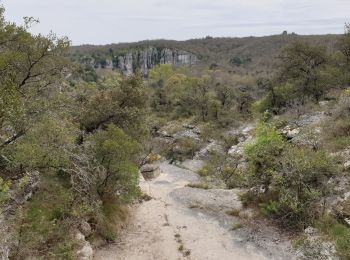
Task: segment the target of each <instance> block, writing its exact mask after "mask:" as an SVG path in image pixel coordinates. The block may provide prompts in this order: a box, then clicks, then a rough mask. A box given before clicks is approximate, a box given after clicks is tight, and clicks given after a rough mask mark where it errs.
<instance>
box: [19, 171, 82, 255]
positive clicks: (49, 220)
mask: <svg viewBox="0 0 350 260" xmlns="http://www.w3.org/2000/svg"><path fill="white" fill-rule="evenodd" d="M41 185H42V187H41V189H40V190H39V191H38V192H37V193H35V194H34V195H33V197H32V199H31V200H30V201H29V202H28V203H27V204H26V205H25V206H24V208H23V211H22V213H21V214H19V217H18V223H19V225H18V227H17V228H18V229H19V234H20V237H19V246H18V249H17V252H16V251H14V252H13V253H14V254H16V258H17V259H25V258H26V257H33V259H34V258H35V259H41V258H42V259H74V250H75V249H76V246H77V245H76V243H75V242H74V239H73V238H72V234H71V233H70V230H71V228H72V226H74V224H73V223H74V216H73V215H72V212H71V210H70V209H71V205H72V203H73V194H72V192H71V191H70V190H69V189H68V188H67V187H65V184H64V183H62V180H61V179H60V178H57V176H56V177H53V176H50V177H45V178H42V184H41Z"/></svg>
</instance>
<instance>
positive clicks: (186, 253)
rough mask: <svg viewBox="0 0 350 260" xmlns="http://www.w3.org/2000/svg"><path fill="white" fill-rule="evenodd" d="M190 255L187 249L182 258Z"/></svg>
mask: <svg viewBox="0 0 350 260" xmlns="http://www.w3.org/2000/svg"><path fill="white" fill-rule="evenodd" d="M190 254H191V250H189V249H187V250H186V251H185V252H184V253H183V256H185V257H186V256H189V255H190Z"/></svg>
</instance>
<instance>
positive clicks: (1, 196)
mask: <svg viewBox="0 0 350 260" xmlns="http://www.w3.org/2000/svg"><path fill="white" fill-rule="evenodd" d="M9 190H10V182H8V181H4V180H3V179H2V178H1V177H0V204H1V203H3V202H5V201H6V200H7V199H8V198H9V196H10V194H9Z"/></svg>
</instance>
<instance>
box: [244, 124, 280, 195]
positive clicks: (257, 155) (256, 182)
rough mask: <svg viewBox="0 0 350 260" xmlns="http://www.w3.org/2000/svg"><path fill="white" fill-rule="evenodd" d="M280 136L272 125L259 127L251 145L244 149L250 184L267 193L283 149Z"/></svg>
mask: <svg viewBox="0 0 350 260" xmlns="http://www.w3.org/2000/svg"><path fill="white" fill-rule="evenodd" d="M285 145H286V143H285V142H284V140H283V138H282V136H281V134H280V133H279V132H278V131H277V129H276V128H275V127H274V126H273V125H260V126H259V127H258V128H257V130H256V138H255V141H254V142H253V143H250V144H248V145H247V146H246V147H245V156H246V159H247V161H248V164H249V169H250V173H251V175H250V183H251V185H253V186H259V187H260V188H262V189H263V190H265V191H267V190H268V189H269V187H270V184H271V182H272V179H273V176H274V174H275V172H276V171H277V166H278V161H279V157H280V155H281V153H282V151H283V149H284V147H285Z"/></svg>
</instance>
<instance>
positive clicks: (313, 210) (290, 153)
mask: <svg viewBox="0 0 350 260" xmlns="http://www.w3.org/2000/svg"><path fill="white" fill-rule="evenodd" d="M245 156H246V158H247V160H248V162H249V171H250V174H251V176H250V185H251V186H252V187H254V188H255V189H253V190H251V191H250V192H252V193H256V195H257V197H256V201H257V202H258V203H260V208H261V210H262V212H263V213H264V214H267V215H272V216H273V217H275V218H276V219H278V220H279V221H281V222H282V223H283V224H286V225H288V226H291V227H306V226H307V225H309V224H310V223H312V222H313V221H314V219H317V217H318V216H320V215H321V214H322V213H323V212H322V208H320V209H318V208H319V207H317V206H316V205H320V203H321V199H322V198H324V197H325V196H326V195H328V193H329V192H330V186H329V182H328V181H329V179H330V178H331V177H332V176H333V175H334V174H335V173H336V172H337V167H336V166H335V165H334V164H333V161H332V160H331V159H330V158H329V157H328V156H327V154H326V153H325V152H323V151H314V150H311V149H309V148H304V147H295V146H294V145H292V144H288V143H287V142H285V141H284V140H283V139H282V137H281V136H280V134H279V133H278V131H277V130H276V129H275V128H274V127H273V126H271V125H262V126H260V127H259V128H258V130H257V135H256V140H255V142H253V143H251V144H248V145H247V147H246V150H245Z"/></svg>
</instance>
